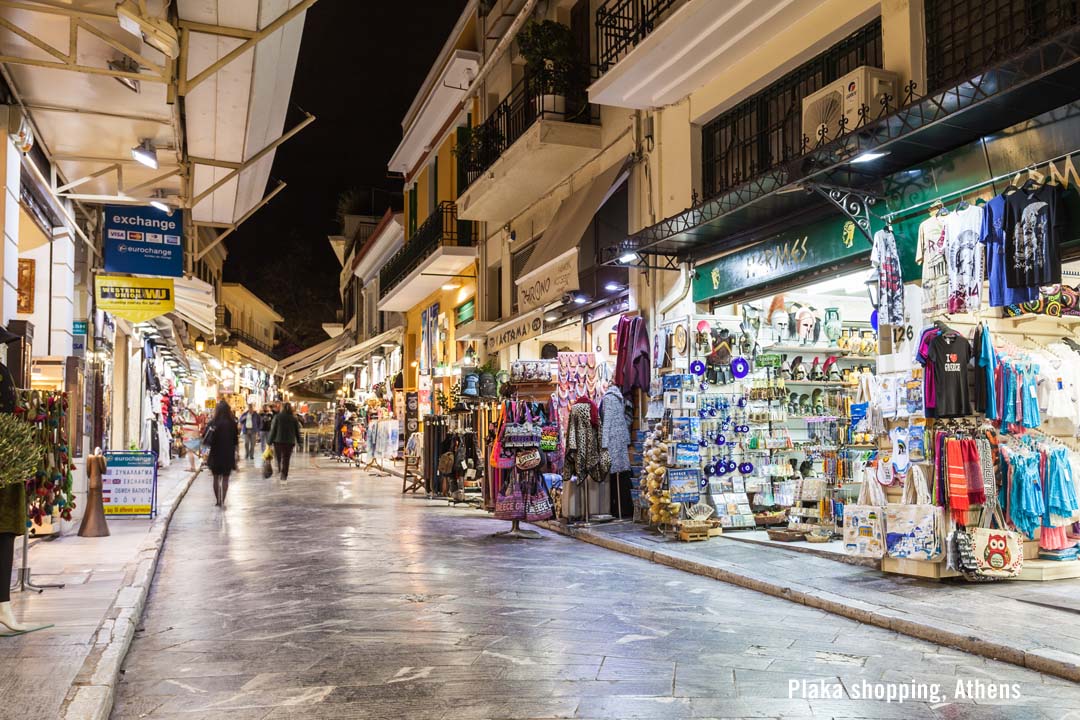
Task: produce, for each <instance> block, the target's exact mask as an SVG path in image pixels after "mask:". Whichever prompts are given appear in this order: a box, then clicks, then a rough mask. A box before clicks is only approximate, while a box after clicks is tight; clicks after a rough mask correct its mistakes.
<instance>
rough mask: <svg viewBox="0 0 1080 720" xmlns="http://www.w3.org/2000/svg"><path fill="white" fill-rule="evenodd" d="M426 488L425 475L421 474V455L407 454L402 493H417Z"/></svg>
mask: <svg viewBox="0 0 1080 720" xmlns="http://www.w3.org/2000/svg"><path fill="white" fill-rule="evenodd" d="M423 489H424V476H423V475H421V474H420V456H419V455H406V456H405V472H404V473H403V475H402V478H401V494H402V495H404V494H405V493H410V492H411V493H417V492H421V491H422V490H423Z"/></svg>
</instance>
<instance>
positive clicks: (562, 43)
mask: <svg viewBox="0 0 1080 720" xmlns="http://www.w3.org/2000/svg"><path fill="white" fill-rule="evenodd" d="M517 40H518V48H519V49H520V50H521V57H522V58H524V60H525V76H526V82H528V83H530V85H531V90H532V94H533V96H534V97H536V99H537V108H536V110H537V113H538V114H543V115H546V116H548V117H552V116H554V117H555V118H556V119H559V120H561V119H563V118H564V117H565V116H566V96H567V94H568V93H569V92H570V90H571V86H572V83H573V80H574V79H575V78H576V77H577V66H578V56H577V44H576V43H575V42H574V35H573V33H572V32H571V31H570V28H568V27H567V26H565V25H563V24H561V23H557V22H555V21H553V20H544V21H542V22H536V21H535V20H531V21H529V22H528V23H527V24H526V25H525V26H524V27H523V28H522V29H521V32H519V33H518V37H517Z"/></svg>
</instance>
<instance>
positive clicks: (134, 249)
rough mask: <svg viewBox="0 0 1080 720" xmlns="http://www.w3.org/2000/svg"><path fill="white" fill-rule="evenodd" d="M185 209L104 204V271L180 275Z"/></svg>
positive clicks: (182, 268) (182, 265)
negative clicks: (172, 209) (167, 209)
mask: <svg viewBox="0 0 1080 720" xmlns="http://www.w3.org/2000/svg"><path fill="white" fill-rule="evenodd" d="M183 237H184V212H183V211H182V210H174V211H173V212H172V214H171V215H170V214H168V213H165V212H162V211H161V210H158V209H157V208H152V207H141V206H134V205H131V206H129V205H106V206H105V227H104V238H105V270H106V272H115V273H133V274H137V275H158V276H162V277H183V275H184V241H183Z"/></svg>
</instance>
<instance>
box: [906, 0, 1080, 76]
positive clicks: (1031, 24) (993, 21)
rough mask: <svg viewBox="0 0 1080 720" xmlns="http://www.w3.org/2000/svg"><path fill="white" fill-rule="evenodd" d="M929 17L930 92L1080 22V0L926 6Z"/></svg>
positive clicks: (952, 0)
mask: <svg viewBox="0 0 1080 720" xmlns="http://www.w3.org/2000/svg"><path fill="white" fill-rule="evenodd" d="M925 11H926V80H927V83H926V85H927V88H928V89H929V91H930V92H936V91H938V90H940V89H942V88H944V87H948V86H950V85H953V84H955V81H957V80H961V79H967V78H969V77H972V76H973V75H976V74H978V73H979V72H981V71H982V70H985V69H987V68H989V67H991V66H993V65H995V64H997V63H998V62H1000V61H1002V60H1004V59H1006V58H1008V57H1011V56H1013V55H1015V54H1016V53H1018V52H1021V51H1023V50H1026V49H1027V48H1029V47H1031V46H1032V45H1034V44H1036V43H1038V42H1041V41H1042V40H1045V39H1047V38H1049V37H1050V36H1051V35H1053V34H1054V33H1057V32H1060V31H1061V30H1064V29H1065V28H1066V27H1068V26H1070V25H1075V24H1077V23H1078V22H1080V2H1078V1H1077V0H994V1H993V2H986V0H926V5H925Z"/></svg>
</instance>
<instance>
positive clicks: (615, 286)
mask: <svg viewBox="0 0 1080 720" xmlns="http://www.w3.org/2000/svg"><path fill="white" fill-rule="evenodd" d="M604 289H605V290H607V291H608V292H615V291H616V290H622V285H620V284H619V283H617V282H609V283H608V284H607V285H605V286H604Z"/></svg>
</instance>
